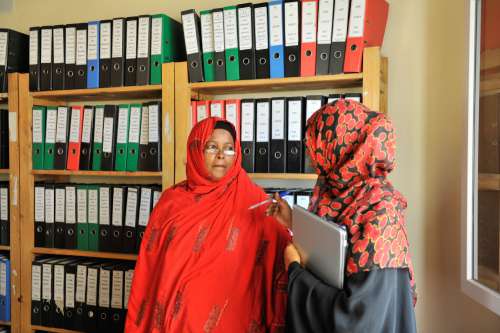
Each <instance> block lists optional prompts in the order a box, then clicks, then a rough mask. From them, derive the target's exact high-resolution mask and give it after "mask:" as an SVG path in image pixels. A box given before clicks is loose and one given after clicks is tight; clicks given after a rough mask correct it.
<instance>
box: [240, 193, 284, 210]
mask: <svg viewBox="0 0 500 333" xmlns="http://www.w3.org/2000/svg"><path fill="white" fill-rule="evenodd" d="M290 192H291V191H281V192H278V194H279V196H280V197H284V196H285V195H289V194H290ZM273 200H274V199H273V197H272V196H271V197H270V198H268V199H266V200H264V201H261V202H259V203H256V204H255V205H252V206H250V207H249V208H248V209H249V210H250V209H254V208H257V207H260V206H262V205H265V204H266V203H268V202H271V201H273Z"/></svg>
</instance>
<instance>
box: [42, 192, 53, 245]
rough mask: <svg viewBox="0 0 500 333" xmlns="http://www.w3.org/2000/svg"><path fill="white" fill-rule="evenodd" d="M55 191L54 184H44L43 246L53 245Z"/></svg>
mask: <svg viewBox="0 0 500 333" xmlns="http://www.w3.org/2000/svg"><path fill="white" fill-rule="evenodd" d="M54 218H55V193H54V185H53V184H47V185H45V241H44V244H45V247H48V248H53V247H54Z"/></svg>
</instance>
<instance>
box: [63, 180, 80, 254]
mask: <svg viewBox="0 0 500 333" xmlns="http://www.w3.org/2000/svg"><path fill="white" fill-rule="evenodd" d="M65 220H66V236H65V239H64V248H65V249H76V248H77V237H78V234H77V231H78V230H77V225H76V222H77V198H76V187H75V186H72V185H71V186H66V216H65Z"/></svg>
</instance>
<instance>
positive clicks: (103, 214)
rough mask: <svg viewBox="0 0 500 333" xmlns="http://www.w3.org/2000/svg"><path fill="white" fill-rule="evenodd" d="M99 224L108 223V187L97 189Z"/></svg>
mask: <svg viewBox="0 0 500 333" xmlns="http://www.w3.org/2000/svg"><path fill="white" fill-rule="evenodd" d="M99 224H102V225H109V188H108V187H101V188H100V189H99Z"/></svg>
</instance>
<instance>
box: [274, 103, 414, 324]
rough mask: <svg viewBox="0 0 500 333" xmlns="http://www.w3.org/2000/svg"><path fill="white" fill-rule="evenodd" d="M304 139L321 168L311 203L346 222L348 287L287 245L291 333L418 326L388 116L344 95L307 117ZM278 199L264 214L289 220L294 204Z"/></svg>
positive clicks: (335, 219) (312, 208) (331, 217)
mask: <svg viewBox="0 0 500 333" xmlns="http://www.w3.org/2000/svg"><path fill="white" fill-rule="evenodd" d="M306 145H307V149H308V153H309V155H310V156H311V160H312V162H313V166H314V167H315V169H316V172H317V173H318V175H319V179H318V183H317V185H316V186H315V188H314V193H313V197H312V199H311V203H310V205H309V210H310V211H311V212H313V213H315V214H317V215H318V216H320V217H323V218H325V219H327V220H330V221H332V223H337V224H340V225H343V226H345V227H346V230H347V233H348V239H349V247H348V251H347V252H348V253H347V263H346V279H345V282H344V288H343V289H337V288H335V287H332V286H329V285H327V284H325V283H323V282H322V281H320V280H319V279H318V278H316V277H315V276H314V275H313V274H312V273H311V272H309V271H308V270H306V269H304V268H302V267H301V265H300V263H301V259H300V256H299V253H298V252H297V250H296V249H295V247H294V246H293V245H290V246H288V247H287V249H286V254H285V261H286V267H287V269H288V274H289V284H288V314H287V325H286V326H287V328H286V332H289V333H292V332H297V333H316V332H335V333H337V332H338V333H340V332H349V333H365V332H370V333H413V332H416V325H415V313H414V310H413V306H414V302H415V301H416V294H415V282H414V281H415V280H414V274H413V266H412V262H411V258H410V252H409V245H408V237H407V231H406V223H405V216H404V212H405V209H406V200H405V198H404V197H403V196H402V194H401V193H399V192H398V191H397V190H395V189H394V187H393V186H392V184H391V182H390V181H389V180H388V179H387V175H388V174H389V172H391V171H392V170H393V169H394V153H395V150H396V142H395V137H394V132H393V128H392V124H391V122H390V121H389V120H388V119H387V118H386V116H385V115H384V114H381V113H378V112H373V111H370V110H368V109H367V108H366V107H364V106H363V105H361V104H359V103H356V102H352V101H344V100H339V101H337V102H336V103H334V104H328V105H326V106H324V107H323V108H321V109H320V110H319V111H317V112H316V113H314V115H313V116H312V117H311V118H310V119H309V121H308V123H307V130H306ZM275 199H276V200H277V201H278V202H277V203H276V204H273V205H271V206H269V207H268V211H267V213H268V214H269V215H273V216H275V217H277V218H278V220H279V221H280V222H282V223H283V224H285V225H287V226H290V225H291V223H292V219H291V213H290V207H288V205H287V203H286V201H284V200H282V199H281V198H279V197H275ZM335 255H336V254H335V253H332V256H335Z"/></svg>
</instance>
